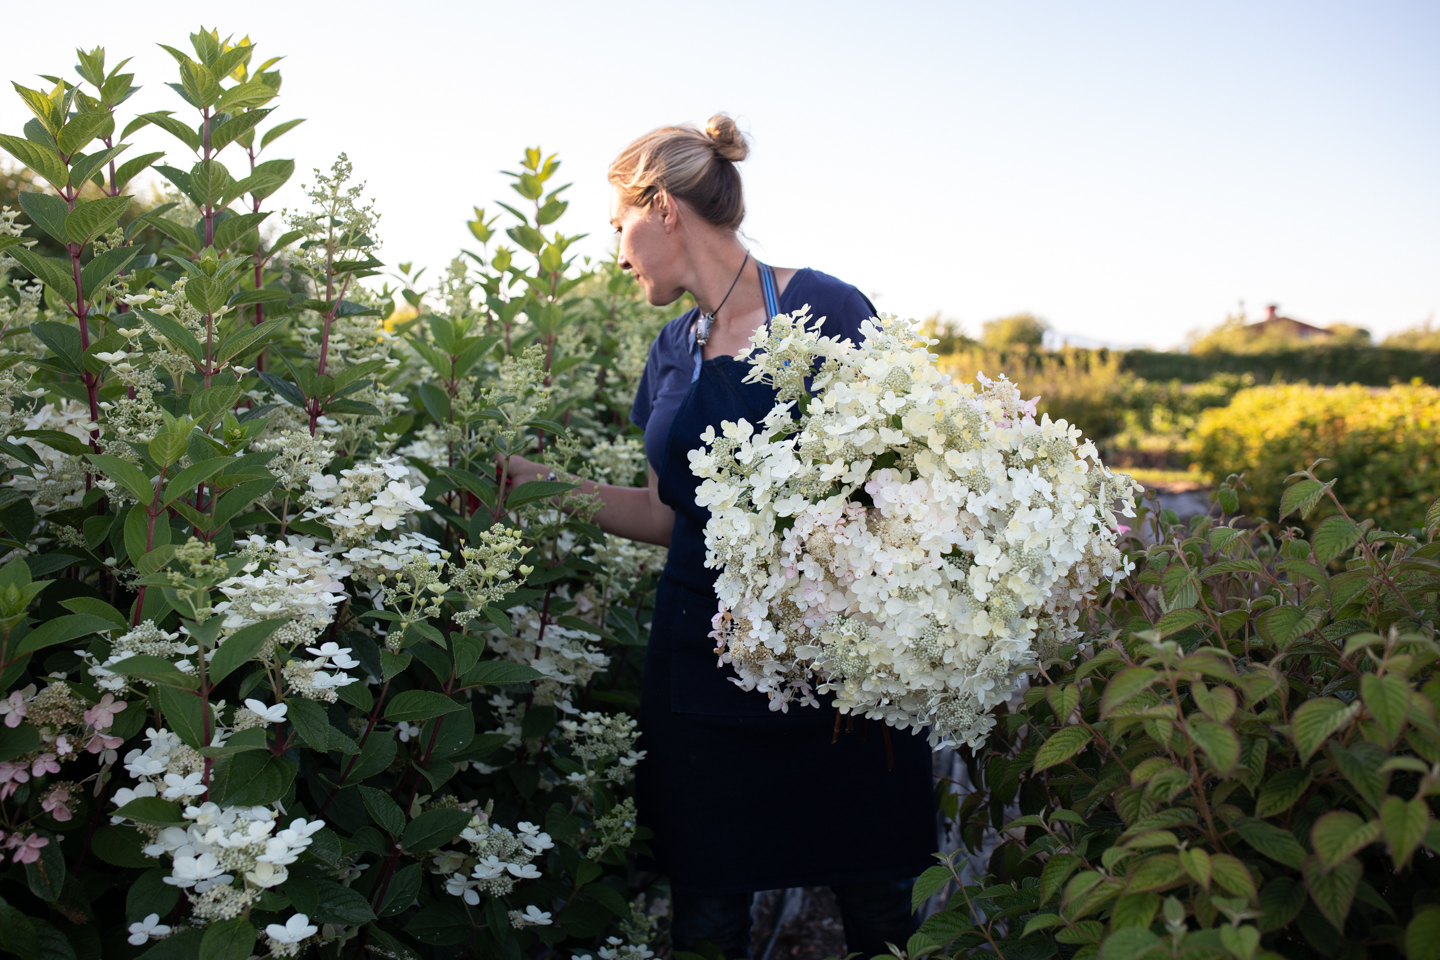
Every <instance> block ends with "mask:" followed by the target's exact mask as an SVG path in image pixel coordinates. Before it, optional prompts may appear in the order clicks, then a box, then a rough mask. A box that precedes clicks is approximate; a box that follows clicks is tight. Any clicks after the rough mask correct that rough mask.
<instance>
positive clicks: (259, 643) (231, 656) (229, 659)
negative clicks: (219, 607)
mask: <svg viewBox="0 0 1440 960" xmlns="http://www.w3.org/2000/svg"><path fill="white" fill-rule="evenodd" d="M289 622H290V620H289V618H288V617H281V618H279V619H276V620H262V621H260V622H259V623H252V624H249V625H248V626H244V627H241V628H240V629H239V630H236V631H235V632H234V633H233V634H231V635H230V636H229V637H228V638H227V639H226V640H225V641H224V642H222V643H221V644H220V646H219V647H217V648H216V650H215V656H214V658H212V659H211V661H210V667H209V669H208V670H207V671H206V674H207V676H208V677H209V680H210V682H211V683H212V684H216V683H219V682H220V681H221V680H224V679H225V678H226V677H228V676H229V675H230V674H232V673H234V672H235V671H236V670H237V669H239V668H240V667H241V665H243V664H245V663H248V662H249V661H251V660H253V659H254V658H255V657H257V656H258V655H259V654H260V650H261V648H263V647H264V646H265V642H266V641H267V640H269V639H270V636H271V634H273V633H274V632H275V631H276V630H279V629H280V628H281V627H283V626H284V625H285V624H287V623H289ZM287 712H288V711H287Z"/></svg>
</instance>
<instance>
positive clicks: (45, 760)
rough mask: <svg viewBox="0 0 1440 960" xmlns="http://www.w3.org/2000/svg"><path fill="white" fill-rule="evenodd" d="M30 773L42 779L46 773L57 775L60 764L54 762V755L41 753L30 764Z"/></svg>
mask: <svg viewBox="0 0 1440 960" xmlns="http://www.w3.org/2000/svg"><path fill="white" fill-rule="evenodd" d="M30 772H31V773H32V774H33V775H35V776H37V777H43V776H44V775H45V774H47V773H59V772H60V764H59V763H57V762H56V760H55V754H53V753H42V754H40V756H38V757H36V758H35V761H34V762H33V763H31V764H30Z"/></svg>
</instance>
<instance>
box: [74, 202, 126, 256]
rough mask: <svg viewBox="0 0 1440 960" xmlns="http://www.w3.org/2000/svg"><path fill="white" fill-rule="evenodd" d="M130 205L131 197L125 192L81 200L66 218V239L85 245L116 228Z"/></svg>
mask: <svg viewBox="0 0 1440 960" xmlns="http://www.w3.org/2000/svg"><path fill="white" fill-rule="evenodd" d="M129 205H130V198H129V197H128V196H126V195H125V194H121V195H120V196H118V197H99V198H97V199H95V200H81V201H79V202H78V203H76V204H75V209H74V210H71V211H70V216H68V217H66V218H65V239H66V240H67V241H68V242H70V243H75V244H79V245H80V246H82V247H83V246H85V245H86V244H87V243H89V242H90V241H91V240H93V239H95V238H96V237H97V236H99V235H100V234H102V233H105V232H107V231H109V230H112V229H114V227H115V224H116V223H117V222H119V220H120V215H121V214H122V213H124V212H125V208H126V207H127V206H129Z"/></svg>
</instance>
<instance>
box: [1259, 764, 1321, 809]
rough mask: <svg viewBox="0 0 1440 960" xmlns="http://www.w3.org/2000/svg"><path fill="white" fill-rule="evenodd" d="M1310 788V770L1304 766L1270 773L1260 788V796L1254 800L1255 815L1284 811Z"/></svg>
mask: <svg viewBox="0 0 1440 960" xmlns="http://www.w3.org/2000/svg"><path fill="white" fill-rule="evenodd" d="M1308 789H1310V771H1309V770H1307V769H1305V768H1304V767H1291V768H1290V769H1288V770H1279V771H1277V772H1275V773H1274V774H1272V775H1271V776H1270V778H1269V779H1268V780H1266V781H1265V785H1264V786H1263V787H1261V788H1260V797H1259V798H1258V799H1257V800H1256V801H1255V816H1257V817H1273V816H1275V814H1277V813H1284V812H1285V811H1286V810H1289V809H1290V808H1291V807H1292V806H1294V805H1295V801H1297V800H1299V799H1300V798H1301V797H1302V796H1304V795H1305V791H1306V790H1308Z"/></svg>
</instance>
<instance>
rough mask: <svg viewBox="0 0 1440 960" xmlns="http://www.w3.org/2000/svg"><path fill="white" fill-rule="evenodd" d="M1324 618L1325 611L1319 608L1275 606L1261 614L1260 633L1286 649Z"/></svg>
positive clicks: (1277, 645) (1280, 647)
mask: <svg viewBox="0 0 1440 960" xmlns="http://www.w3.org/2000/svg"><path fill="white" fill-rule="evenodd" d="M1324 618H1325V613H1324V611H1323V610H1320V609H1319V608H1311V609H1309V610H1306V609H1302V608H1301V607H1292V606H1281V607H1273V608H1271V609H1269V610H1266V611H1265V612H1264V613H1263V614H1261V616H1260V635H1261V636H1262V637H1264V638H1265V639H1267V640H1269V641H1270V642H1271V643H1273V644H1274V645H1275V646H1276V647H1277V648H1278V649H1281V650H1284V649H1287V648H1288V647H1290V645H1291V644H1293V643H1294V642H1295V641H1296V640H1298V639H1300V638H1301V637H1303V636H1304V635H1305V634H1307V633H1309V632H1310V631H1311V630H1314V629H1315V628H1316V627H1318V626H1319V625H1320V622H1321V621H1322V620H1323V619H1324Z"/></svg>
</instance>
